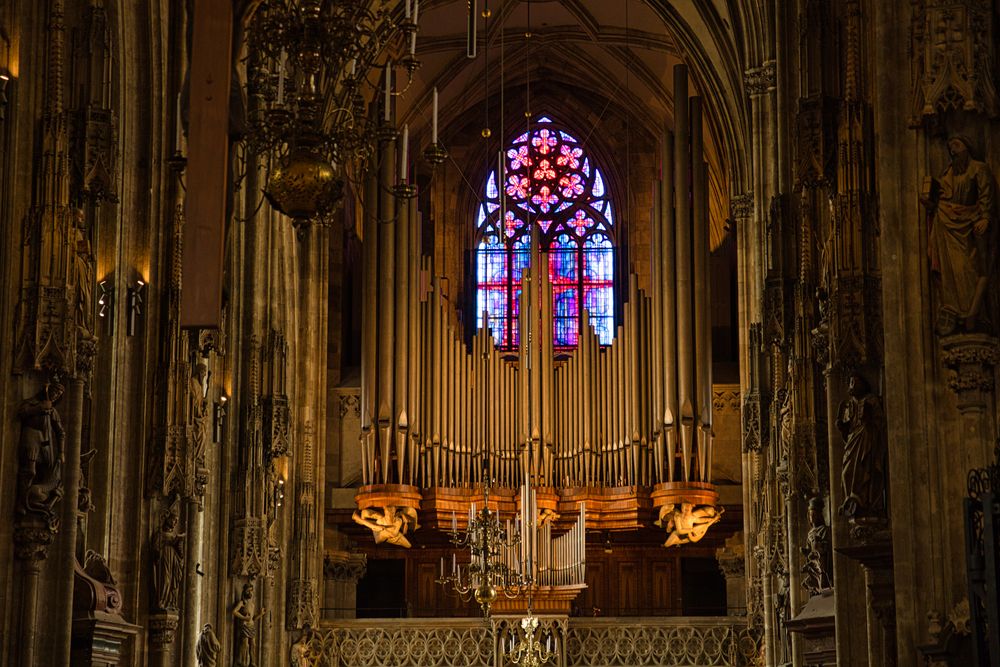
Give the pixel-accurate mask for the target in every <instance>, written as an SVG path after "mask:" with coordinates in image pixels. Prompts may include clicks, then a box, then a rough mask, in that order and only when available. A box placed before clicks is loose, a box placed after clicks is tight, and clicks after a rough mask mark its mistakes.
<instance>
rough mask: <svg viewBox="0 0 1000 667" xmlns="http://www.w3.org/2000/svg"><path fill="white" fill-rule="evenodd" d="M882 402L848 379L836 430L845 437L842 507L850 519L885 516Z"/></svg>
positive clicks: (862, 382)
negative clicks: (846, 394)
mask: <svg viewBox="0 0 1000 667" xmlns="http://www.w3.org/2000/svg"><path fill="white" fill-rule="evenodd" d="M884 422H885V420H884V419H883V416H882V402H881V401H880V400H879V397H878V396H876V395H875V394H873V393H872V391H871V387H870V386H869V385H868V381H867V380H865V379H864V378H863V377H862V376H860V375H858V374H857V373H855V374H854V375H852V376H851V381H850V385H849V387H848V397H847V399H845V400H844V401H843V402H842V403H841V404H840V409H839V410H838V414H837V428H839V429H840V432H841V434H842V435H843V436H844V442H845V447H844V469H843V473H842V477H841V479H842V481H843V485H844V504H843V505H841V508H840V511H841V512H842V513H843V514H844V515H845V516H847V518H849V519H856V518H862V517H880V516H883V515H884V512H885V483H886V479H885V472H886V457H887V450H886V440H885V423H884Z"/></svg>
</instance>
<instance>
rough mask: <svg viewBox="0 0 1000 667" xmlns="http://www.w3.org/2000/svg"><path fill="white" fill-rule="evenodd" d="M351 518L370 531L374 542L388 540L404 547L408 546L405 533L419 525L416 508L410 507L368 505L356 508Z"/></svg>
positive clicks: (378, 542)
mask: <svg viewBox="0 0 1000 667" xmlns="http://www.w3.org/2000/svg"><path fill="white" fill-rule="evenodd" d="M353 519H354V523H356V524H359V525H361V526H365V527H366V528H368V529H369V530H371V531H372V535H373V536H374V537H375V544H382V543H383V542H388V543H389V544H395V545H396V546H400V547H403V548H404V549H409V548H410V541H409V540H408V539H406V534H407V533H409V532H412V531H414V530H416V529H417V528H419V527H420V526H419V525H418V524H417V510H415V509H414V508H412V507H396V506H394V505H388V506H387V507H385V508H379V507H368V508H365V509H363V510H356V511H355V512H354V516H353Z"/></svg>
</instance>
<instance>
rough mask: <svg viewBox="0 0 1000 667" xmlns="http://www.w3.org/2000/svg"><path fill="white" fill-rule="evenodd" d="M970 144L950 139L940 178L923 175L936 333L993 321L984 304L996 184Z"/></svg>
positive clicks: (993, 244) (992, 248)
mask: <svg viewBox="0 0 1000 667" xmlns="http://www.w3.org/2000/svg"><path fill="white" fill-rule="evenodd" d="M970 147H971V146H970V141H969V139H968V138H966V137H961V136H956V137H952V138H951V139H949V140H948V152H949V153H950V154H951V164H949V165H948V168H947V169H946V170H945V172H944V174H942V176H941V178H940V179H938V180H935V179H933V178H929V179H926V181H925V186H924V191H923V192H922V193H921V202H922V203H923V204H924V206H925V207H926V208H927V217H928V221H929V224H930V230H929V237H928V252H929V254H930V261H931V271H932V272H933V273H934V274H935V276H936V277H937V279H938V286H939V290H938V291H939V310H938V317H937V323H936V326H935V328H936V330H937V332H938V334H940V335H948V334H951V333H954V332H955V331H956V330H958V329H959V328H962V329H964V330H965V331H976V330H977V329H983V328H986V329H990V328H991V327H992V326H993V325H994V324H995V323H993V322H991V321H990V315H991V313H990V312H989V311H990V310H991V309H990V308H988V307H987V304H988V299H990V298H991V294H989V291H988V287H989V279H990V275H991V273H992V271H993V264H994V261H995V259H994V258H995V248H996V221H995V219H994V218H995V214H994V194H995V183H994V180H993V174H992V173H991V172H990V169H989V167H988V166H986V164H985V163H984V162H980V161H979V160H976V159H974V158H972V156H971V155H970V153H969V150H970Z"/></svg>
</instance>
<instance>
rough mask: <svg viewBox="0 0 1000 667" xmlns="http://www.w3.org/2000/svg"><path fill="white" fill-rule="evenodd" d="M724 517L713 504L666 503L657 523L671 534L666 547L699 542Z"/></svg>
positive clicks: (665, 543) (665, 544)
mask: <svg viewBox="0 0 1000 667" xmlns="http://www.w3.org/2000/svg"><path fill="white" fill-rule="evenodd" d="M721 518H722V512H721V511H720V510H719V509H718V508H716V507H713V506H712V505H698V506H697V507H696V506H695V505H694V504H692V503H680V504H679V506H678V505H677V504H672V505H664V506H663V507H661V508H660V518H659V519H657V521H656V525H658V526H663V528H665V529H666V531H667V533H669V536H668V537H667V541H666V542H664V543H663V546H665V547H672V546H676V545H680V544H688V543H690V542H697V541H699V540H701V538H703V537H705V533H707V532H708V529H709V528H711V527H712V525H713V524H715V523H717V522H718V521H719V520H720V519H721Z"/></svg>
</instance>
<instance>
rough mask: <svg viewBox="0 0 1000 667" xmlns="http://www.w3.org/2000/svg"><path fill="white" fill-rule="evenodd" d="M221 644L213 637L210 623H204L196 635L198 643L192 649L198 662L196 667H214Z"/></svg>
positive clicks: (213, 631)
mask: <svg viewBox="0 0 1000 667" xmlns="http://www.w3.org/2000/svg"><path fill="white" fill-rule="evenodd" d="M221 648H222V644H220V643H219V638H218V637H217V636H216V635H215V630H213V629H212V624H211V623H206V624H205V627H203V628H202V629H201V634H199V635H198V643H197V644H196V645H195V647H194V656H195V659H196V660H197V661H198V667H216V663H217V662H218V660H219V650H220V649H221Z"/></svg>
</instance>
